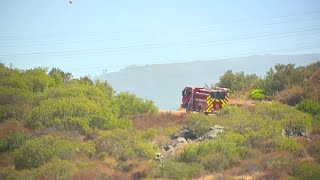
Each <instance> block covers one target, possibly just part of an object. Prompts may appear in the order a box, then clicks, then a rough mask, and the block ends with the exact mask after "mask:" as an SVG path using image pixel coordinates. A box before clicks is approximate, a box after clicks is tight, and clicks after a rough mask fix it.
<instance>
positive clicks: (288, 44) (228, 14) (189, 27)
mask: <svg viewBox="0 0 320 180" xmlns="http://www.w3.org/2000/svg"><path fill="white" fill-rule="evenodd" d="M0 22H1V28H0V60H1V62H2V63H5V64H7V65H8V64H10V63H12V64H13V66H15V67H18V68H23V69H25V68H32V67H37V66H44V67H59V68H61V69H63V70H65V71H69V72H72V73H73V74H74V75H76V76H83V75H87V74H90V75H91V76H95V75H99V74H101V72H102V70H103V69H107V70H108V71H116V70H119V69H121V68H124V67H126V66H130V65H134V64H135V65H144V64H154V63H168V62H184V61H192V60H209V59H219V58H226V57H239V56H248V55H255V54H301V53H319V52H320V1H319V0H313V1H312V0H281V1H279V0H268V1H258V0H255V1H244V0H242V1H236V0H230V1H226V0H223V1H222V0H221V1H215V0H201V1H200V0H126V1H125V0H116V1H108V0H95V1H94V0H74V3H72V4H69V3H68V0H1V1H0Z"/></svg>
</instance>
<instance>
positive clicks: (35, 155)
mask: <svg viewBox="0 0 320 180" xmlns="http://www.w3.org/2000/svg"><path fill="white" fill-rule="evenodd" d="M87 150H88V148H84V149H83V145H82V144H80V143H79V142H76V141H71V140H66V139H62V138H59V137H53V136H41V137H38V138H35V139H32V140H30V141H27V142H26V143H25V144H24V145H22V146H21V147H20V148H19V149H16V150H15V151H14V152H13V158H14V164H15V167H16V168H17V169H26V168H27V169H28V168H35V167H38V166H40V165H42V164H44V163H45V162H48V161H50V160H51V159H53V158H55V157H56V158H61V159H65V160H68V159H73V158H75V157H76V156H77V155H79V153H81V152H82V153H85V154H88V152H87Z"/></svg>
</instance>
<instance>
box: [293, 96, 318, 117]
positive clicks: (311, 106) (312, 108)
mask: <svg viewBox="0 0 320 180" xmlns="http://www.w3.org/2000/svg"><path fill="white" fill-rule="evenodd" d="M297 108H298V109H299V110H300V111H302V112H305V113H309V114H312V115H317V114H320V103H318V102H316V101H312V100H308V99H307V100H304V101H302V102H300V103H299V104H298V106H297Z"/></svg>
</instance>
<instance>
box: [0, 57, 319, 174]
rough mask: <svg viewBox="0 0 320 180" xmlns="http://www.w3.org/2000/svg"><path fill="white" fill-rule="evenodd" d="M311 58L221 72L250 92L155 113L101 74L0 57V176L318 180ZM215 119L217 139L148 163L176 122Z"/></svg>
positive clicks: (196, 125) (199, 131)
mask: <svg viewBox="0 0 320 180" xmlns="http://www.w3.org/2000/svg"><path fill="white" fill-rule="evenodd" d="M319 65H320V63H319V62H318V63H315V64H311V65H309V66H306V67H299V68H294V65H277V66H276V67H275V70H270V71H269V72H268V73H267V75H266V77H264V78H260V77H257V76H255V75H245V74H244V73H236V74H233V73H232V71H231V72H230V71H228V72H227V73H226V74H225V75H224V76H222V77H221V79H220V82H219V85H221V86H226V87H227V85H226V84H224V83H225V79H227V80H228V78H226V77H229V75H230V74H233V76H231V77H232V78H231V82H232V83H230V85H232V86H234V85H235V84H234V82H233V81H234V79H233V78H236V79H237V78H238V79H237V81H236V82H237V83H238V84H240V85H239V87H238V85H237V86H236V87H229V88H231V89H232V91H233V92H234V93H235V94H236V93H237V91H243V90H244V89H245V90H246V91H245V92H249V93H247V94H246V93H244V95H245V98H247V97H248V98H253V99H258V100H257V101H255V104H256V105H255V106H253V107H248V108H243V107H228V108H226V109H224V110H223V111H222V112H221V113H220V114H219V115H213V116H205V115H203V114H186V115H185V114H181V115H171V114H170V113H167V114H161V113H158V109H157V107H156V106H155V105H154V104H153V102H152V101H148V100H143V99H141V98H139V97H137V96H135V95H134V94H131V93H120V94H115V92H114V90H113V89H112V87H111V86H110V85H109V84H108V82H100V81H92V80H90V79H89V78H87V77H81V78H78V79H76V78H72V75H71V74H70V73H66V72H63V71H61V70H59V69H51V70H50V71H49V72H48V69H46V68H34V69H30V70H26V71H23V70H19V69H15V68H8V67H6V66H4V65H0V84H1V86H0V127H1V129H2V130H3V131H1V133H0V138H1V140H0V179H196V178H206V177H208V178H209V177H215V178H227V179H228V178H241V177H247V176H250V177H253V178H258V179H284V178H290V179H319V177H320V137H319V134H320V128H319V127H320V126H319V124H320V118H319V117H320V104H319V99H318V96H317V95H319V88H317V86H318V84H317V82H316V81H317V80H319V69H320V68H319ZM279 68H280V69H279ZM289 72H290V73H289ZM291 73H297V74H296V75H295V76H293V74H291ZM280 75H281V76H280ZM239 77H241V78H242V77H244V78H243V79H244V82H242V80H239ZM241 78H240V79H241ZM278 81H281V82H278ZM241 84H245V85H241ZM297 86H299V87H300V89H302V92H303V93H302V95H301V94H299V95H298V96H299V98H298V100H297V101H294V103H293V104H292V103H289V101H282V100H281V99H279V97H281V96H279V94H281V93H285V94H287V96H288V97H291V95H292V94H293V95H294V96H295V97H296V92H295V90H292V89H294V88H295V87H297ZM247 87H249V88H247ZM246 88H247V89H246ZM252 91H257V92H255V93H250V92H252ZM292 91H293V92H294V93H292ZM253 94H254V95H256V94H262V95H263V96H262V97H261V95H258V96H259V97H258V98H257V97H255V96H254V95H253ZM263 99H274V100H278V101H281V102H282V103H281V102H278V101H272V102H271V101H270V102H268V103H266V102H264V100H263ZM288 99H290V98H288ZM294 99H295V98H294ZM259 100H263V101H262V102H260V101H259ZM286 100H287V99H286ZM290 102H291V101H290ZM284 103H285V104H284ZM288 104H289V105H288ZM290 105H295V106H290ZM214 125H221V126H224V127H225V131H224V133H223V134H220V135H219V136H218V137H217V138H216V139H213V140H204V141H200V142H194V141H190V143H188V144H187V145H186V146H183V147H182V148H180V149H179V150H177V151H176V152H175V153H174V154H173V155H170V156H168V157H165V159H164V163H163V165H160V164H159V163H158V162H157V161H156V159H155V156H156V154H157V153H158V152H162V148H163V146H164V145H165V144H167V143H168V142H170V141H172V136H173V134H175V133H176V132H177V131H178V130H179V129H180V128H181V127H182V126H188V127H191V128H192V129H193V133H195V134H196V135H197V136H201V135H203V134H204V133H205V132H206V131H207V130H208V128H210V127H212V126H214Z"/></svg>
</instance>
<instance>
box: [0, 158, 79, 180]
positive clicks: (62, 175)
mask: <svg viewBox="0 0 320 180" xmlns="http://www.w3.org/2000/svg"><path fill="white" fill-rule="evenodd" d="M76 170H77V168H76V166H75V165H74V164H72V163H70V162H68V161H65V160H60V159H53V160H52V161H50V162H48V163H47V164H45V165H43V166H41V167H39V168H35V169H24V170H21V171H18V170H14V169H10V168H7V169H3V170H2V171H0V179H17V180H24V179H69V178H70V176H71V175H72V174H73V173H74V172H75V171H76Z"/></svg>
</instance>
